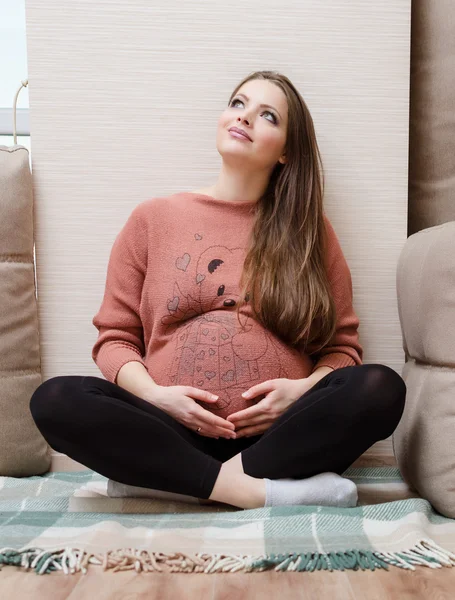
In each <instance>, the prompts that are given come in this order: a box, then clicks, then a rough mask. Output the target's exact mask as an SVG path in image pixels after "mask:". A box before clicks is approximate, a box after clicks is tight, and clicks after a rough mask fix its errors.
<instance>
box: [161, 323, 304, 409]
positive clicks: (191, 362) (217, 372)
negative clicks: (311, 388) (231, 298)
mask: <svg viewBox="0 0 455 600" xmlns="http://www.w3.org/2000/svg"><path fill="white" fill-rule="evenodd" d="M176 336H177V340H178V345H177V347H176V346H175V344H173V343H169V344H166V345H164V346H162V347H161V348H160V351H159V352H158V353H156V355H154V358H153V360H152V361H151V363H153V365H154V367H153V365H151V367H152V369H151V370H150V374H151V376H152V377H153V379H154V380H155V381H156V382H157V383H159V384H161V385H188V386H191V387H194V388H198V389H201V390H206V391H209V392H211V393H213V394H216V395H217V396H219V399H218V401H217V402H216V403H209V402H203V401H202V400H196V398H195V400H196V401H197V402H198V404H199V405H200V406H202V407H203V408H204V409H206V410H208V411H210V412H212V413H214V414H216V415H219V416H221V417H223V418H226V417H227V416H229V415H231V414H233V413H236V412H239V411H241V410H243V409H245V408H248V407H250V406H253V405H254V404H256V403H257V402H258V401H260V400H261V399H262V398H263V397H264V394H260V395H259V396H256V397H255V398H251V399H249V400H246V399H244V398H242V393H243V392H245V391H247V390H248V389H250V388H251V387H253V386H254V385H256V384H258V383H261V382H263V381H267V380H270V379H277V378H282V377H284V378H288V379H303V378H305V377H308V375H310V373H311V369H312V368H313V362H312V360H311V359H310V357H309V356H307V355H306V354H301V353H300V352H299V351H298V350H296V349H294V348H291V347H289V346H287V345H286V344H284V343H283V342H281V340H278V339H277V338H276V337H274V336H272V335H271V334H270V333H269V332H267V335H263V339H261V338H260V337H258V335H257V332H256V335H255V338H254V342H255V343H251V337H250V343H248V342H247V338H246V337H245V336H243V337H242V336H239V335H238V334H237V335H233V336H231V335H230V334H229V331H228V329H227V328H226V327H223V326H222V324H221V326H220V323H219V322H206V321H204V323H202V324H201V325H200V326H199V327H198V328H195V327H186V328H185V329H184V330H181V331H180V332H179V333H178V334H176ZM258 339H259V341H260V343H258V341H257V340H258ZM174 341H175V340H174ZM158 365H160V366H161V367H162V369H158V368H157V367H158ZM166 367H167V368H166ZM165 373H166V374H167V375H166V376H165V375H164V374H165Z"/></svg>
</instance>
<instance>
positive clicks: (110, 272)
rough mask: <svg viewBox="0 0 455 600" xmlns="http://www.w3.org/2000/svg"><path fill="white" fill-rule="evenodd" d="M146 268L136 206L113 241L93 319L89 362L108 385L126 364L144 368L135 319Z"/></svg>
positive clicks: (141, 340) (141, 336)
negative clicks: (94, 335)
mask: <svg viewBox="0 0 455 600" xmlns="http://www.w3.org/2000/svg"><path fill="white" fill-rule="evenodd" d="M146 265H147V232H146V229H145V225H144V223H143V222H142V219H141V211H140V205H138V206H136V207H135V208H134V210H133V211H132V213H131V214H130V216H129V217H128V219H127V221H126V223H125V225H124V226H123V228H122V229H121V231H120V233H119V234H118V235H117V237H116V238H115V241H114V244H113V246H112V249H111V253H110V257H109V262H108V266H107V275H106V283H105V290H104V298H103V301H102V304H101V307H100V309H99V311H98V312H97V313H96V315H95V316H94V317H93V321H92V323H93V325H94V326H95V327H96V328H97V329H98V332H99V333H98V339H97V341H96V343H95V345H94V346H93V349H92V358H93V360H94V362H95V364H96V365H97V366H98V368H99V369H100V371H101V372H102V374H103V375H104V376H105V378H106V379H107V380H108V381H111V382H113V383H117V374H118V372H119V370H120V368H121V367H122V366H123V365H124V364H125V363H127V362H130V361H137V362H140V363H142V364H143V365H144V366H146V365H145V362H144V360H143V356H144V354H145V345H144V334H143V327H142V322H141V319H140V316H139V309H140V302H141V295H142V287H143V283H144V278H145V274H146Z"/></svg>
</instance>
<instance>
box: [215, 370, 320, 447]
mask: <svg viewBox="0 0 455 600" xmlns="http://www.w3.org/2000/svg"><path fill="white" fill-rule="evenodd" d="M318 380H319V378H317V377H313V376H312V375H310V376H309V377H306V378H304V379H286V378H284V377H282V378H280V379H269V380H267V381H263V382H262V383H258V384H257V385H254V386H253V387H251V388H250V389H249V390H247V391H246V392H243V394H242V396H243V397H244V398H248V399H251V398H255V397H256V396H259V395H261V394H265V397H264V398H263V399H262V400H260V401H259V402H258V403H257V404H255V405H254V406H250V407H248V408H245V409H244V410H240V411H239V412H236V413H232V414H231V415H229V416H228V417H226V419H227V420H228V421H231V422H232V423H234V424H235V431H236V433H237V437H236V439H238V438H240V437H250V436H252V435H259V434H261V433H264V431H267V429H269V427H271V426H272V425H273V423H274V422H275V421H276V420H277V419H278V417H280V416H281V415H282V414H283V413H284V412H285V411H286V410H287V409H288V408H289V407H290V406H291V405H292V404H294V402H295V401H296V400H298V399H299V398H300V396H302V395H303V394H304V393H305V392H307V391H308V390H309V389H311V388H312V387H313V386H314V385H315V384H316V382H317V381H318Z"/></svg>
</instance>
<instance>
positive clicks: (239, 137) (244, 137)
mask: <svg viewBox="0 0 455 600" xmlns="http://www.w3.org/2000/svg"><path fill="white" fill-rule="evenodd" d="M229 133H230V134H231V135H232V136H233V137H236V138H238V139H239V140H245V141H247V142H251V140H249V139H248V138H247V137H246V135H243V133H238V132H237V131H232V130H231V131H229Z"/></svg>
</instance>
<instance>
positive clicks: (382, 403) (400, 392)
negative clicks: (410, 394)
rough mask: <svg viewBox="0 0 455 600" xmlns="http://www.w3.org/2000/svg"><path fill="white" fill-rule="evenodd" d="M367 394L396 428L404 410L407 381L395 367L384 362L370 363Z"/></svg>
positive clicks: (381, 413)
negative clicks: (383, 363)
mask: <svg viewBox="0 0 455 600" xmlns="http://www.w3.org/2000/svg"><path fill="white" fill-rule="evenodd" d="M368 367H369V368H368V369H367V375H366V381H367V390H366V392H367V395H369V396H370V398H371V399H372V401H373V403H374V406H375V408H376V409H377V411H378V412H379V413H380V415H381V416H383V415H384V416H385V417H388V419H387V418H386V420H388V421H389V422H391V423H392V425H393V426H394V429H395V427H396V425H398V422H399V420H400V419H401V416H402V414H403V411H404V406H405V401H406V383H405V382H404V379H403V378H402V377H401V375H399V374H398V373H397V372H396V371H394V369H392V368H391V367H388V366H387V365H382V364H372V365H368Z"/></svg>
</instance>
